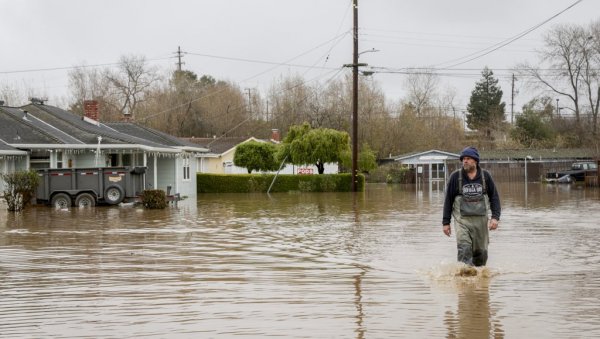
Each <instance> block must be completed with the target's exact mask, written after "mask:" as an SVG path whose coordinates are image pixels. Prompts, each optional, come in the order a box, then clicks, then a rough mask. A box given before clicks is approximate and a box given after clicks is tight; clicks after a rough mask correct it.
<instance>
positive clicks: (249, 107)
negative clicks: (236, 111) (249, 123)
mask: <svg viewBox="0 0 600 339" xmlns="http://www.w3.org/2000/svg"><path fill="white" fill-rule="evenodd" d="M246 91H248V114H250V111H251V108H252V106H251V105H252V101H251V98H250V88H246Z"/></svg>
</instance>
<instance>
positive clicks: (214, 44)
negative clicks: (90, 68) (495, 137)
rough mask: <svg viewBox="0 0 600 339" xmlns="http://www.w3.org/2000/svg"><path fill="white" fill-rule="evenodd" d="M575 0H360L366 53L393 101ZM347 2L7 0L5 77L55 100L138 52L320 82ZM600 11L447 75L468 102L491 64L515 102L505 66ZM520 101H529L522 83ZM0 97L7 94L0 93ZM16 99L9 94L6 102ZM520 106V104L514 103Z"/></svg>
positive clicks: (243, 80)
mask: <svg viewBox="0 0 600 339" xmlns="http://www.w3.org/2000/svg"><path fill="white" fill-rule="evenodd" d="M576 2H577V1H576V0H501V1H500V0H494V1H492V0H453V1H449V0H359V27H360V31H359V34H360V42H359V50H360V51H366V50H369V49H377V50H379V51H378V52H375V53H364V54H362V55H361V59H360V62H365V63H368V64H369V65H370V66H373V67H377V68H376V69H378V70H380V71H381V72H380V73H376V74H375V75H374V76H373V77H372V81H376V82H378V83H379V84H380V85H381V87H382V89H383V90H384V93H385V94H386V97H387V98H388V100H398V99H400V98H401V97H402V95H403V94H404V92H403V83H404V80H405V75H403V74H399V73H393V72H392V73H390V72H389V71H390V70H391V71H395V70H401V69H403V68H406V67H429V66H436V67H441V66H449V65H454V64H456V63H457V60H458V61H464V60H467V59H470V57H467V56H469V55H473V53H475V54H474V55H473V56H477V55H478V54H477V53H478V52H481V51H483V50H485V49H486V48H489V47H491V46H494V45H496V44H498V43H500V42H503V41H505V40H507V39H509V38H511V37H514V36H517V35H518V34H520V33H522V32H524V31H526V30H528V29H530V28H532V27H533V26H535V25H537V24H539V23H542V22H543V21H545V20H547V19H549V18H551V17H553V16H554V15H556V14H558V13H560V12H561V11H563V10H564V9H566V8H567V7H569V6H570V5H573V4H575V3H576ZM351 3H352V1H351V0H294V1H292V0H252V1H250V0H196V1H189V0H170V1H159V0H102V1H92V0H18V1H17V0H0V10H1V11H2V19H1V20H0V46H1V51H2V52H1V53H0V85H11V86H17V87H28V88H33V89H34V90H35V91H36V95H38V96H47V97H48V98H49V99H50V102H49V103H50V104H59V103H60V99H61V97H63V98H64V96H65V95H66V94H67V92H68V86H67V74H68V71H69V68H70V67H73V66H77V65H82V64H85V65H103V64H113V63H116V62H118V60H119V58H120V57H121V56H123V55H136V56H137V55H142V56H144V57H146V59H147V60H148V61H149V62H150V64H152V65H156V66H158V67H159V68H161V69H164V70H167V69H174V68H175V62H176V59H175V52H176V50H177V48H178V46H181V49H182V51H183V52H185V54H184V58H183V61H184V62H185V65H184V68H185V69H188V70H190V71H193V72H195V73H197V74H198V75H204V74H208V75H211V76H213V77H214V78H216V79H218V80H230V81H233V82H235V83H237V84H239V85H240V87H241V88H252V89H255V90H258V91H260V92H262V93H263V94H265V93H266V90H267V89H268V87H269V85H270V84H271V82H272V81H273V80H274V79H277V78H279V77H280V76H285V75H288V74H299V75H303V76H304V77H305V79H307V80H312V81H320V82H322V83H324V82H325V81H327V80H328V79H332V78H333V77H339V76H343V74H344V72H350V69H347V68H346V69H343V70H342V71H341V72H340V68H342V65H343V64H347V63H351V62H352V35H351V34H350V33H351V29H352V9H351ZM599 18H600V1H597V0H583V1H581V2H579V3H578V4H576V5H575V6H574V7H572V8H571V9H569V10H568V11H566V12H565V13H562V14H561V15H559V16H558V17H556V18H554V19H552V20H551V21H550V22H548V23H546V24H544V25H543V26H541V27H540V28H538V29H537V30H535V31H533V32H532V33H530V34H528V35H526V36H525V37H522V38H520V39H518V40H516V41H515V42H513V43H511V44H509V45H507V46H505V47H502V48H500V49H498V50H496V51H494V52H492V53H490V54H488V55H485V56H482V57H479V58H475V59H474V60H472V61H469V62H466V63H464V64H460V65H457V66H455V68H459V69H463V71H461V72H460V73H461V75H460V76H457V75H453V76H448V75H445V76H443V77H442V78H441V87H442V88H445V87H453V88H455V89H456V91H457V104H459V105H462V107H464V106H466V103H467V102H468V100H469V96H470V92H471V90H472V89H473V87H474V84H475V82H476V81H477V80H479V78H480V73H481V70H482V69H483V67H484V66H486V65H487V66H488V67H490V68H491V69H492V70H493V71H494V73H495V74H496V75H497V76H498V78H499V79H500V85H501V87H502V89H503V90H504V93H505V96H504V100H505V101H506V102H507V103H508V102H509V101H510V79H509V77H510V74H511V71H510V69H511V68H512V67H514V66H515V65H516V64H517V63H519V62H523V61H530V62H534V61H535V60H536V56H535V49H536V48H539V47H540V46H541V43H542V39H541V36H542V35H543V34H544V33H545V32H547V31H548V29H550V28H551V27H552V26H554V25H556V24H563V23H576V24H582V25H586V24H588V23H590V22H592V21H594V20H598V19H599ZM516 87H517V89H519V90H520V94H519V95H518V97H517V100H516V101H515V102H516V103H517V105H519V106H518V107H520V105H521V104H522V103H523V102H524V101H526V100H529V99H530V95H529V94H525V93H526V92H525V89H524V88H522V84H520V83H519V81H517V84H516ZM0 99H1V98H0ZM11 104H13V103H11ZM519 109H520V108H519Z"/></svg>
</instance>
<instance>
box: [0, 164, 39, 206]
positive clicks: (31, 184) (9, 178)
mask: <svg viewBox="0 0 600 339" xmlns="http://www.w3.org/2000/svg"><path fill="white" fill-rule="evenodd" d="M0 176H1V177H2V180H4V182H5V183H6V187H5V189H4V199H6V203H7V204H8V210H9V211H20V210H22V209H24V208H25V206H26V205H27V204H29V203H30V202H31V200H32V199H33V197H35V191H36V190H37V187H38V185H39V183H40V177H39V176H38V174H37V172H36V171H33V170H30V171H17V172H13V173H7V174H1V175H0Z"/></svg>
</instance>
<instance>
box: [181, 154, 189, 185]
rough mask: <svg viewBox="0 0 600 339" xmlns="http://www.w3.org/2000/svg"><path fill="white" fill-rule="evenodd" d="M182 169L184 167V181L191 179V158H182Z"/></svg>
mask: <svg viewBox="0 0 600 339" xmlns="http://www.w3.org/2000/svg"><path fill="white" fill-rule="evenodd" d="M182 160H183V161H182V166H181V167H182V169H183V181H191V180H192V177H191V175H190V158H183V159H182Z"/></svg>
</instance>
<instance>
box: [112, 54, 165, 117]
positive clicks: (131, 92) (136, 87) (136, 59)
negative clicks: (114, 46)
mask: <svg viewBox="0 0 600 339" xmlns="http://www.w3.org/2000/svg"><path fill="white" fill-rule="evenodd" d="M106 78H107V79H108V81H109V82H110V84H111V89H112V95H113V97H115V98H118V100H117V102H116V104H117V105H118V107H119V111H120V112H121V113H122V114H124V115H127V114H128V115H130V116H131V117H133V116H134V115H135V113H136V108H137V106H138V104H139V103H140V102H142V101H144V100H145V93H146V92H147V91H148V90H150V88H151V86H152V85H153V84H154V83H155V82H157V81H158V80H159V77H158V75H157V73H156V70H155V69H153V68H149V67H147V65H146V59H145V57H142V56H123V57H121V60H120V62H119V67H118V70H117V71H116V72H111V71H108V72H106Z"/></svg>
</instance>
